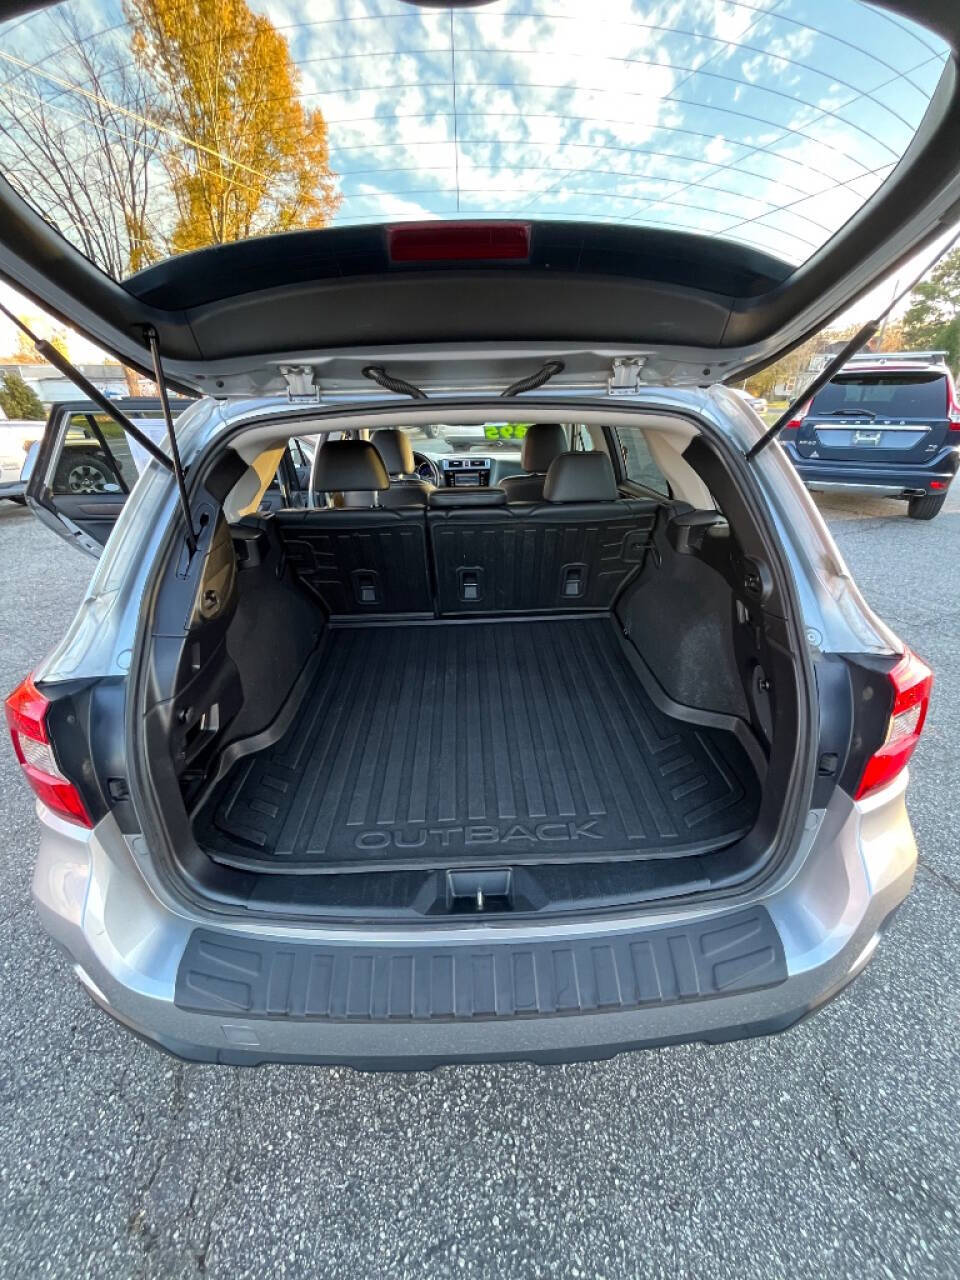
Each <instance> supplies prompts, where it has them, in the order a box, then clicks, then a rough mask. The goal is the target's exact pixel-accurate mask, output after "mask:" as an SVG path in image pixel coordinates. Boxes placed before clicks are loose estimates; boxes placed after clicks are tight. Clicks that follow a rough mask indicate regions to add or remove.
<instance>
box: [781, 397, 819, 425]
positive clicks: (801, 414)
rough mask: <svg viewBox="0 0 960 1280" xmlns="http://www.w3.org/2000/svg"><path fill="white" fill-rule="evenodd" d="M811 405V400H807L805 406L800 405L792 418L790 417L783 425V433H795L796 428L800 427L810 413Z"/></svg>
mask: <svg viewBox="0 0 960 1280" xmlns="http://www.w3.org/2000/svg"><path fill="white" fill-rule="evenodd" d="M811 404H813V401H812V400H808V401H807V403H806V404H802V405H801V406H800V408H799V409H798V410H797V412H796V414H795V415H794V417H792V418H791V419H790V421H789V422H785V423H784V424H783V428H782V429H783V430H784V431H796V430H797V428H798V427H802V426H803V420H804V418H805V417H806V416H807V414H808V413H809V412H810V406H811Z"/></svg>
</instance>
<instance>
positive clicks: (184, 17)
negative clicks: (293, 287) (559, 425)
mask: <svg viewBox="0 0 960 1280" xmlns="http://www.w3.org/2000/svg"><path fill="white" fill-rule="evenodd" d="M946 57H947V46H946V45H945V43H944V42H943V41H942V40H940V39H939V38H938V37H936V36H935V35H933V34H931V33H930V32H929V31H928V30H926V29H925V28H923V27H920V26H918V25H916V24H913V23H911V22H909V21H907V20H905V19H904V18H902V17H899V16H897V15H895V14H893V13H890V12H887V11H885V10H883V9H880V8H876V7H874V6H872V5H870V4H865V3H859V2H858V0H834V2H833V3H830V4H825V3H823V2H822V0H752V2H751V3H738V2H736V0H724V2H723V3H720V2H718V0H651V2H650V3H647V4H644V5H642V6H640V7H637V6H636V5H635V4H634V3H633V0H595V2H594V3H591V4H590V5H589V6H588V10H585V7H584V5H583V4H582V0H551V3H550V4H545V3H543V0H494V3H490V4H486V5H483V6H482V7H476V8H468V9H456V10H447V9H438V8H432V7H417V6H414V5H411V4H405V3H402V0H313V2H312V3H311V4H310V5H308V6H305V5H299V4H291V3H287V0H234V2H233V3H231V4H230V5H226V4H224V3H223V0H119V2H118V0H107V2H106V3H99V4H95V3H91V2H87V0H83V2H79V0H68V2H67V3H65V4H60V5H57V6H55V7H53V8H50V9H47V10H44V11H41V12H38V13H34V14H30V15H28V16H26V17H20V18H14V19H11V20H9V21H7V22H6V23H3V24H0V173H3V174H4V175H5V176H6V177H7V178H8V179H9V181H10V182H11V183H12V184H13V186H14V187H15V189H16V190H17V191H18V192H20V193H21V194H22V196H23V197H24V198H25V199H26V200H28V201H29V202H31V203H32V204H33V205H34V207H35V208H36V209H37V210H38V211H40V213H41V214H42V215H43V217H45V218H46V219H47V220H48V221H49V222H51V223H52V224H53V225H54V227H55V228H56V229H57V230H59V231H60V232H61V233H62V234H63V235H64V236H65V237H66V238H67V239H68V240H70V241H71V242H72V243H73V244H74V245H76V246H77V247H78V248H79V249H81V250H82V251H83V252H84V253H85V254H86V255H87V256H88V257H89V258H90V259H92V260H93V261H94V262H95V263H97V264H98V265H99V266H101V267H102V268H103V269H104V270H105V271H107V272H108V273H109V274H110V275H112V276H113V277H115V278H117V279H122V278H124V277H127V276H129V275H131V274H132V273H134V272H136V271H138V270H140V269H142V268H144V267H146V266H149V265H151V264H153V263H156V262H158V261H161V260H163V259H164V258H167V257H169V256H171V255H173V254H178V253H183V252H187V251H189V250H192V249H197V248H202V247H205V246H209V245H215V244H220V243H226V242H229V241H234V240H240V239H246V238H249V237H252V236H259V235H264V234H269V233H273V232H279V231H289V230H295V229H300V228H314V227H323V226H327V225H346V224H359V223H376V222H384V221H387V222H397V221H410V220H412V221H420V220H424V219H436V218H439V219H464V218H506V219H509V218H516V217H517V216H521V217H523V218H531V219H543V218H548V219H549V218H558V219H575V220H589V221H593V222H603V223H619V224H626V225H630V226H641V227H656V228H667V229H670V230H674V231H677V230H679V231H687V232H694V233H701V234H706V235H710V236H714V237H717V238H719V239H721V240H725V241H732V242H737V243H739V244H743V245H747V246H752V247H755V248H758V249H761V250H765V251H767V252H768V253H771V254H773V255H774V256H776V257H778V258H781V259H783V260H784V261H786V262H788V263H800V262H802V261H804V260H806V259H807V258H808V257H809V256H810V255H811V254H812V253H814V252H815V251H816V250H817V249H818V248H819V247H820V246H822V245H823V244H824V243H825V242H826V241H827V240H828V239H829V238H830V237H831V236H832V235H833V234H834V233H835V232H836V231H837V230H838V229H839V228H840V227H841V226H842V225H843V224H844V223H846V222H847V221H848V220H849V219H850V218H851V217H852V215H853V214H854V213H856V211H857V210H858V209H859V208H860V207H861V206H862V205H863V204H864V202H865V201H866V200H868V199H869V197H870V196H871V195H872V194H873V193H874V191H875V190H876V189H877V188H878V187H879V186H880V185H881V184H882V183H883V182H884V180H885V179H886V178H887V177H888V175H889V174H890V173H891V172H892V171H893V169H894V167H895V165H896V164H897V162H898V160H899V159H900V157H901V156H902V155H903V153H904V151H905V150H906V148H907V146H908V145H909V143H910V141H911V139H912V138H913V136H914V134H915V133H916V131H917V129H918V127H919V125H920V122H921V120H922V118H923V115H924V112H925V111H926V109H927V106H928V104H929V101H930V98H931V96H932V94H933V91H934V89H935V87H936V85H937V82H938V80H939V77H940V75H941V72H942V70H943V66H944V62H945V60H946Z"/></svg>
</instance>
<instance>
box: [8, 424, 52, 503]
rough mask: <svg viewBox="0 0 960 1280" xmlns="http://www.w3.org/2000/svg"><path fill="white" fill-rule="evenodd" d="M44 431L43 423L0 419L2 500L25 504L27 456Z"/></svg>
mask: <svg viewBox="0 0 960 1280" xmlns="http://www.w3.org/2000/svg"><path fill="white" fill-rule="evenodd" d="M43 430H44V423H43V422H37V421H32V420H28V419H20V420H11V419H9V418H0V498H6V499H8V500H9V501H11V502H21V503H22V502H23V494H24V488H25V485H26V477H25V476H24V474H23V470H24V465H25V463H26V461H27V454H28V453H29V451H30V446H31V445H32V444H34V443H35V442H36V441H37V440H39V439H40V437H41V436H42V435H43Z"/></svg>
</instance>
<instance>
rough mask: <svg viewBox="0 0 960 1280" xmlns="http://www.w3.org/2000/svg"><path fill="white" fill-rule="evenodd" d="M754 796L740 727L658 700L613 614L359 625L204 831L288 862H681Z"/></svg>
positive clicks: (240, 769)
mask: <svg viewBox="0 0 960 1280" xmlns="http://www.w3.org/2000/svg"><path fill="white" fill-rule="evenodd" d="M759 798H760V787H759V783H758V781H757V779H756V776H755V774H754V772H753V770H752V768H751V766H750V763H749V761H748V759H747V756H746V754H745V753H744V751H743V749H742V748H741V747H740V745H739V743H738V742H737V740H736V739H735V737H734V736H733V735H732V734H731V733H727V732H724V731H720V730H717V729H713V728H706V727H703V726H700V725H694V724H690V723H687V722H685V721H679V720H674V719H671V718H670V717H668V716H666V715H664V714H663V713H662V712H661V711H660V710H658V708H657V707H655V706H654V704H653V703H652V702H651V700H650V698H649V697H648V696H647V694H646V692H645V691H644V688H643V686H642V685H641V683H640V681H639V679H638V677H637V674H636V671H635V670H634V667H633V665H632V662H631V659H630V657H629V656H628V654H627V652H626V650H625V646H624V642H623V641H621V639H620V637H619V635H618V632H617V630H616V628H615V626H614V624H613V622H612V620H611V619H609V618H589V619H572V620H562V621H554V620H549V621H542V620H534V621H519V622H495V623H491V622H487V623H484V622H472V623H464V624H448V625H444V624H436V623H435V624H429V623H428V624H423V625H417V624H406V625H397V626H367V627H358V628H349V627H345V628H339V629H332V630H331V631H330V632H329V633H328V635H327V638H326V640H325V648H324V651H323V653H322V654H321V662H320V665H319V674H318V675H317V677H316V679H315V681H314V683H313V687H312V688H311V689H310V691H309V693H308V694H307V695H306V696H305V697H304V698H303V699H302V701H301V703H300V706H299V707H298V709H297V711H296V714H295V715H294V718H293V720H292V722H291V724H290V726H289V728H288V729H287V731H286V732H285V733H284V734H283V736H282V737H281V738H280V739H279V740H278V741H277V742H275V743H274V745H273V746H271V747H268V748H267V749H265V750H262V751H260V752H258V753H257V754H255V755H250V756H247V757H245V758H243V759H241V760H240V761H238V762H237V763H236V764H235V765H234V766H233V768H232V769H231V771H230V772H229V774H228V775H227V776H226V777H225V778H224V779H223V780H222V781H221V783H220V784H219V785H218V787H217V788H216V790H215V791H214V793H213V794H212V795H211V797H210V798H209V800H208V801H207V803H206V804H205V805H204V807H203V809H202V810H201V812H200V813H199V815H198V816H197V819H196V822H195V832H196V836H197V840H198V842H199V843H200V845H201V847H203V848H205V849H206V850H208V851H209V852H210V853H211V855H212V856H213V857H214V858H216V859H217V860H218V861H221V862H226V863H230V864H231V865H234V866H241V867H245V868H250V869H254V868H256V869H260V870H268V871H277V872H281V871H282V872H287V873H290V872H293V871H299V872H308V871H312V872H317V871H332V870H344V869H348V870H372V869H374V868H376V867H390V868H400V867H422V866H425V865H430V866H440V867H454V866H471V867H479V866H483V865H489V864H495V865H503V864H506V863H532V862H545V861H561V860H562V861H583V860H584V859H587V858H598V857H601V858H624V857H627V858H631V857H632V858H636V857H641V858H642V857H647V858H649V857H655V856H674V857H675V856H677V855H678V854H693V853H703V852H704V851H707V850H710V849H716V848H720V847H722V846H724V845H727V844H729V843H730V842H731V841H733V840H735V839H737V838H738V837H739V836H740V835H742V834H744V833H745V832H746V831H747V830H748V829H749V827H750V826H751V823H752V821H753V819H754V817H755V814H756V810H757V807H758V804H759Z"/></svg>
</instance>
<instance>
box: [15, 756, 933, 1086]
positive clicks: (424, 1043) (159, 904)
mask: <svg viewBox="0 0 960 1280" xmlns="http://www.w3.org/2000/svg"><path fill="white" fill-rule="evenodd" d="M906 782H907V777H906V773H904V774H902V775H901V776H900V777H899V778H898V779H897V780H896V781H895V782H893V783H892V784H891V785H890V786H889V787H887V788H885V789H884V790H883V791H882V792H879V793H877V794H876V795H874V796H872V797H870V798H869V799H868V800H866V801H861V802H859V803H854V802H853V801H851V800H850V799H849V798H848V797H846V796H845V795H843V793H841V792H839V791H837V792H835V794H834V797H833V799H832V800H831V802H830V805H829V807H828V809H827V810H826V811H825V812H824V813H823V814H820V815H814V817H813V823H814V824H815V827H816V830H815V832H813V833H812V838H811V840H810V842H809V845H808V848H807V850H806V856H805V857H803V858H802V859H800V860H799V865H798V862H797V860H794V863H793V867H792V869H791V871H790V872H789V873H788V874H786V875H784V876H781V877H780V878H779V879H778V880H777V881H776V882H773V883H771V884H770V885H769V886H768V887H767V888H766V889H765V891H764V893H763V895H762V896H761V897H759V898H754V901H755V902H759V903H760V904H761V905H763V906H765V907H766V908H767V910H768V911H769V913H770V916H771V917H772V919H773V921H774V923H775V925H776V927H777V930H778V932H779V933H780V936H781V939H782V941H783V946H784V951H785V955H786V962H787V972H788V977H787V979H786V980H785V981H783V982H781V983H780V984H779V985H776V986H772V987H769V988H766V989H764V990H759V991H752V992H749V993H745V994H739V995H730V996H723V997H720V998H713V999H709V1000H686V1001H682V1002H678V1003H674V1004H666V1005H658V1006H653V1007H650V1008H647V1009H639V1010H631V1011H627V1012H618V1011H612V1012H605V1013H590V1014H583V1015H570V1016H564V1017H549V1018H523V1019H492V1020H483V1019H469V1020H468V1019H457V1020H454V1021H452V1022H445V1023H437V1022H416V1021H413V1022H408V1023H404V1024H402V1025H398V1024H396V1023H383V1022H372V1021H364V1020H357V1021H355V1022H350V1021H349V1020H344V1021H338V1022H334V1021H323V1022H319V1021H317V1020H298V1019H293V1018H271V1017H263V1018H243V1017H232V1016H230V1014H229V1013H226V1012H225V1013H223V1014H200V1013H195V1012H191V1011H187V1010H184V1009H181V1008H179V1007H178V1006H177V1005H176V1004H175V1000H174V996H175V986H176V978H177V970H178V967H179V964H180V961H181V958H182V956H183V953H184V949H185V947H186V945H187V941H188V938H189V936H190V933H191V932H192V930H193V929H194V928H196V927H199V926H201V925H207V926H210V925H211V924H215V927H217V928H218V929H220V930H221V931H222V933H223V934H224V936H226V937H227V938H229V935H230V933H231V931H235V933H236V935H237V936H238V937H239V936H242V935H243V934H248V933H250V932H255V933H256V935H257V937H260V938H270V939H272V940H275V941H283V942H308V943H317V944H322V943H325V942H335V941H343V940H344V939H348V940H349V941H350V942H351V944H355V945H356V946H358V947H376V946H377V945H391V944H392V945H397V944H398V943H399V944H401V945H403V946H404V947H405V948H406V947H409V948H410V949H411V950H412V951H413V950H415V949H416V948H417V947H418V946H435V945H437V944H449V943H457V944H459V945H462V946H464V947H467V948H469V947H471V946H478V945H480V944H483V945H484V946H491V945H493V946H496V945H498V944H503V945H510V944H511V943H514V942H516V941H523V942H525V943H526V942H529V941H535V940H540V941H551V940H558V941H559V940H560V939H565V940H568V939H569V938H570V935H571V931H579V932H581V933H583V934H585V935H589V936H590V937H594V936H596V937H606V938H610V937H611V936H613V935H615V934H617V933H618V932H627V931H631V932H632V931H635V930H636V929H637V928H638V927H642V928H649V929H654V928H656V927H658V926H661V925H663V924H665V923H669V924H674V925H680V924H682V923H683V921H684V919H685V918H691V917H692V914H693V913H694V912H695V913H696V916H697V918H698V919H700V920H702V919H704V918H705V917H706V918H709V919H710V920H711V921H712V920H713V919H714V918H715V919H716V920H717V922H718V923H722V919H723V916H724V915H725V914H730V913H731V912H733V911H735V910H736V909H737V904H735V903H731V904H725V905H723V906H721V905H718V904H712V905H710V906H708V907H701V908H690V907H687V908H677V909H674V910H672V911H666V910H659V911H658V910H651V911H647V912H644V913H643V914H642V915H639V914H632V915H620V916H617V917H615V918H614V917H609V918H607V919H605V920H602V921H599V920H592V921H588V920H583V921H576V922H562V923H561V922H553V923H524V924H516V925H510V924H502V923H499V924H473V923H471V924H470V925H467V926H463V927H459V928H452V927H451V926H450V925H449V924H444V925H439V926H423V925H420V926H417V927H416V928H415V929H413V930H410V929H407V930H404V929H402V928H398V927H395V928H385V927H376V928H370V927H368V928H351V929H349V930H344V929H342V928H341V929H334V928H330V927H324V928H320V927H316V926H302V927H300V926H297V925H294V924H284V925H279V924H278V925H276V926H265V925H264V924H263V922H262V921H261V922H259V923H254V922H252V921H243V920H240V919H230V920H223V919H221V920H219V921H212V920H211V916H210V915H209V914H207V913H203V914H199V913H195V912H193V911H191V910H189V909H186V908H184V907H183V905H182V904H180V905H176V904H173V903H172V902H171V901H169V900H164V897H163V896H162V895H161V894H160V893H158V892H156V885H153V886H151V885H150V884H148V883H147V880H146V879H145V878H144V874H143V869H142V862H141V861H139V860H138V858H137V856H136V854H135V852H134V848H133V847H132V846H133V844H135V843H136V842H135V841H130V840H129V839H128V838H127V837H124V836H122V835H121V834H120V832H119V830H118V829H117V827H116V824H115V822H114V821H113V819H112V818H111V817H107V818H105V819H104V820H103V821H102V822H101V823H99V825H98V826H97V827H96V829H95V830H94V831H92V832H85V831H82V830H80V829H79V828H77V827H74V826H71V825H70V824H69V823H66V822H63V821H62V820H60V819H59V818H57V817H56V816H54V815H52V814H51V813H49V811H46V810H44V808H43V806H42V805H38V811H39V813H40V817H41V821H42V827H43V837H42V840H41V844H40V850H39V854H38V857H37V864H36V871H35V875H34V884H33V891H34V897H35V900H36V903H37V907H38V910H39V912H40V916H41V918H42V920H43V923H44V925H45V926H46V928H47V929H48V930H49V932H50V933H51V934H52V935H53V937H54V938H56V940H57V941H58V942H59V943H61V944H62V946H63V947H64V948H65V949H66V950H67V952H68V953H69V954H70V956H71V957H72V958H73V960H74V965H75V970H76V973H77V976H78V977H79V978H80V980H81V982H82V983H83V984H84V986H85V987H86V988H87V990H88V991H89V993H90V994H91V995H92V996H93V998H94V999H95V1000H96V1001H97V1002H98V1003H99V1004H101V1005H102V1006H103V1007H104V1008H105V1009H107V1011H108V1012H110V1013H111V1014H112V1015H113V1016H114V1017H116V1018H118V1019H119V1020H120V1021H121V1022H123V1023H124V1024H125V1025H127V1026H129V1027H130V1028H132V1029H133V1030H135V1031H138V1032H139V1033H141V1034H143V1035H145V1036H146V1037H147V1038H149V1039H153V1040H156V1041H158V1042H159V1043H161V1044H165V1045H167V1046H176V1047H178V1048H179V1049H180V1051H182V1052H185V1053H192V1054H194V1055H196V1056H198V1057H203V1056H210V1055H215V1054H218V1053H223V1054H229V1053H230V1052H232V1051H237V1050H240V1051H242V1052H243V1053H246V1054H249V1055H251V1057H252V1058H253V1059H256V1058H257V1057H260V1056H262V1057H263V1058H264V1059H270V1058H272V1057H283V1056H287V1055H291V1056H299V1057H311V1058H324V1059H330V1060H331V1061H337V1060H340V1061H349V1060H359V1061H362V1062H364V1063H365V1064H368V1065H376V1063H377V1061H378V1060H380V1059H382V1060H383V1061H384V1062H385V1063H388V1064H389V1063H393V1062H395V1061H397V1060H408V1061H410V1062H415V1061H416V1060H418V1059H422V1060H423V1061H425V1062H432V1061H436V1060H448V1061H456V1060H457V1059H466V1058H470V1057H472V1056H491V1057H497V1056H503V1057H508V1056H519V1057H524V1056H530V1057H537V1056H542V1055H545V1054H556V1055H558V1056H559V1057H561V1058H562V1057H563V1056H564V1055H570V1056H575V1055H576V1054H577V1052H578V1051H579V1050H588V1051H589V1052H590V1053H591V1054H592V1055H597V1056H602V1055H604V1054H609V1053H616V1052H619V1051H620V1050H622V1049H627V1048H630V1047H633V1046H636V1045H639V1044H644V1043H650V1042H657V1041H662V1040H670V1039H673V1038H677V1039H698V1038H704V1039H710V1038H723V1037H724V1035H725V1033H726V1032H727V1031H729V1030H731V1029H736V1032H737V1033H738V1034H750V1031H751V1029H753V1028H756V1029H757V1030H763V1029H766V1028H767V1027H768V1026H770V1025H778V1024H780V1023H782V1024H783V1025H789V1023H791V1022H793V1021H795V1020H796V1019H798V1018H799V1017H801V1016H803V1015H804V1014H805V1013H807V1012H809V1011H810V1010H812V1009H815V1008H816V1007H817V1006H818V1005H820V1004H822V1003H823V1002H824V1001H826V1000H827V999H829V998H830V997H831V996H833V995H834V994H836V993H837V992H838V991H839V990H841V989H842V988H843V987H844V986H845V985H846V984H847V983H848V982H850V981H851V980H852V979H853V978H854V977H855V976H856V975H857V973H859V972H860V970H861V969H862V968H863V966H864V965H865V964H866V962H867V961H868V960H869V958H870V955H871V954H872V952H873V950H874V948H875V946H876V944H877V940H878V937H879V934H880V932H881V930H882V928H883V926H884V924H885V922H886V921H887V919H888V918H889V916H890V914H891V912H892V911H893V910H894V909H895V908H896V907H897V906H898V905H899V903H900V902H901V901H902V900H903V898H904V897H905V896H906V894H907V893H908V891H909V889H910V885H911V884H912V881H913V875H914V869H915V863H916V847H915V844H914V839H913V833H912V831H911V828H910V823H909V820H908V818H907V814H906V809H905V806H904V791H905V788H906Z"/></svg>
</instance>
